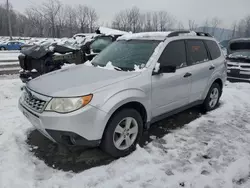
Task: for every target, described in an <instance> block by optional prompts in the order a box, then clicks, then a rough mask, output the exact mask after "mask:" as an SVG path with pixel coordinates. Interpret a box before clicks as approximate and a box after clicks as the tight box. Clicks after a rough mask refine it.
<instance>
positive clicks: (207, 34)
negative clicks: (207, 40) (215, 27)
mask: <svg viewBox="0 0 250 188" xmlns="http://www.w3.org/2000/svg"><path fill="white" fill-rule="evenodd" d="M196 33H197V36H206V37H212V35H210V34H209V33H205V32H196Z"/></svg>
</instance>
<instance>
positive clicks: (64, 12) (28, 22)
mask: <svg viewBox="0 0 250 188" xmlns="http://www.w3.org/2000/svg"><path fill="white" fill-rule="evenodd" d="M98 18H99V16H98V13H97V11H96V10H95V9H94V8H92V7H89V6H86V5H82V4H79V5H76V6H70V5H65V4H63V3H62V2H61V1H60V0H47V1H45V2H44V3H42V4H39V5H36V6H31V7H28V8H27V9H26V11H25V12H24V13H19V12H17V11H14V10H13V9H12V8H11V9H10V19H11V27H12V31H13V35H14V36H29V37H71V36H72V35H74V34H76V33H91V32H94V31H95V29H96V27H97V24H98ZM7 19H8V18H7V8H6V5H5V4H0V36H7V35H8V34H9V30H8V25H7V23H8V21H7ZM187 21H188V27H184V24H183V23H182V22H180V21H178V20H177V19H176V18H175V17H174V16H173V15H171V14H170V13H169V12H167V11H151V12H142V11H141V10H140V9H139V8H138V7H132V8H130V9H126V10H122V11H120V12H118V13H117V14H115V16H114V18H113V19H112V20H111V22H110V24H109V26H110V27H112V28H114V29H119V30H123V31H132V32H142V31H167V30H174V29H175V30H176V29H177V30H183V29H190V30H197V29H201V28H202V31H204V32H210V33H211V34H212V35H214V34H215V32H216V29H217V28H220V27H221V26H222V23H223V22H222V20H220V19H219V18H217V17H214V18H211V19H207V20H205V21H204V23H202V24H200V25H199V24H197V22H196V20H187ZM231 30H232V36H230V37H232V38H233V37H250V16H247V17H245V18H243V19H241V20H239V21H238V22H234V23H233V24H232V27H231ZM220 32H221V33H220V35H223V32H224V29H222V30H221V31H220Z"/></svg>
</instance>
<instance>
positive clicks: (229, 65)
mask: <svg viewBox="0 0 250 188" xmlns="http://www.w3.org/2000/svg"><path fill="white" fill-rule="evenodd" d="M227 66H228V67H238V65H232V64H227Z"/></svg>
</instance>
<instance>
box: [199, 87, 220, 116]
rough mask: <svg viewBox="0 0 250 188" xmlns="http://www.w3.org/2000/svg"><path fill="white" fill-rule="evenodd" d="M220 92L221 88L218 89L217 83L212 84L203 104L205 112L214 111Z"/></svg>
mask: <svg viewBox="0 0 250 188" xmlns="http://www.w3.org/2000/svg"><path fill="white" fill-rule="evenodd" d="M221 92H222V88H221V87H220V85H219V84H218V83H213V85H212V86H211V88H210V89H209V91H208V94H207V97H206V99H205V101H204V103H203V107H204V110H205V111H211V110H214V109H215V108H216V107H217V106H218V103H219V100H220V96H221Z"/></svg>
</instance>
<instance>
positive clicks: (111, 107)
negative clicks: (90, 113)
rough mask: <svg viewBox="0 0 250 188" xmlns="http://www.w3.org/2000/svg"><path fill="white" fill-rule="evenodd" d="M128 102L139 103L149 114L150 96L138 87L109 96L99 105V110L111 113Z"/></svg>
mask: <svg viewBox="0 0 250 188" xmlns="http://www.w3.org/2000/svg"><path fill="white" fill-rule="evenodd" d="M129 102H139V103H141V104H142V105H143V106H144V107H145V109H146V111H147V115H148V116H149V114H150V112H149V110H148V109H149V106H150V96H149V95H147V93H145V92H144V91H143V90H140V89H136V88H135V89H127V90H122V91H120V92H118V93H115V94H113V95H112V96H110V97H109V98H108V99H107V100H106V101H105V103H104V104H103V105H102V106H101V110H103V111H104V112H106V113H108V114H111V115H112V114H113V113H114V112H115V111H116V110H117V109H118V108H119V107H121V106H122V105H124V104H127V103H129Z"/></svg>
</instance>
